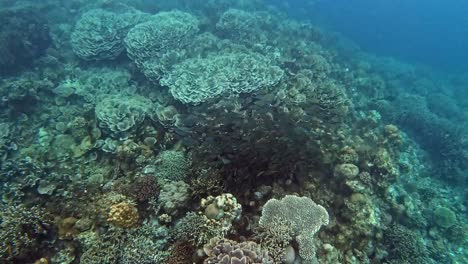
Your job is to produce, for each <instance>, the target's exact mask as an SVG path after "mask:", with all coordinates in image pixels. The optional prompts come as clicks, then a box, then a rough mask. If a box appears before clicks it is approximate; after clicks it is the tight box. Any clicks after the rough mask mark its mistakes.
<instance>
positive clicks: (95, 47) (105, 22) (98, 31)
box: [71, 9, 144, 60]
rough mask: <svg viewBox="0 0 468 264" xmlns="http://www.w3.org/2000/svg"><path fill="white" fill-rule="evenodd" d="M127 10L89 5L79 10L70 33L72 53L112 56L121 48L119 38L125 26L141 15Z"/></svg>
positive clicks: (89, 57) (100, 57)
mask: <svg viewBox="0 0 468 264" xmlns="http://www.w3.org/2000/svg"><path fill="white" fill-rule="evenodd" d="M136 12H137V11H133V10H132V11H128V12H125V13H122V14H117V13H113V12H109V11H106V10H103V9H92V10H90V11H88V12H86V13H84V14H83V16H82V17H81V18H80V20H78V22H77V23H76V26H75V29H74V31H73V33H72V35H71V44H72V48H73V51H74V52H75V54H76V55H77V56H78V57H80V58H82V59H85V60H103V59H113V58H115V57H117V56H119V55H120V54H121V53H122V51H124V50H125V46H124V44H123V40H124V38H125V36H126V35H127V33H128V31H129V29H130V28H131V27H132V26H133V25H135V24H136V23H138V22H140V21H141V20H142V19H143V17H144V15H143V14H142V13H141V14H140V13H136Z"/></svg>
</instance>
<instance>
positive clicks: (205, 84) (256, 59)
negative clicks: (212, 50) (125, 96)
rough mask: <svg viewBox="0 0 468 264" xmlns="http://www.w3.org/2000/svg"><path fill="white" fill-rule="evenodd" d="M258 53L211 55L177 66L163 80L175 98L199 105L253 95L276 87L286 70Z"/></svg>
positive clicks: (186, 61)
mask: <svg viewBox="0 0 468 264" xmlns="http://www.w3.org/2000/svg"><path fill="white" fill-rule="evenodd" d="M272 64H273V62H272V61H271V60H270V59H268V58H267V57H265V56H263V55H260V54H258V53H250V54H249V53H236V52H234V53H223V54H211V55H209V56H208V57H206V58H194V59H188V60H185V61H184V62H182V63H180V64H177V65H175V66H174V68H173V70H172V71H171V72H170V73H168V75H167V76H164V77H163V78H162V79H161V84H163V85H165V86H168V87H169V88H170V91H171V93H172V95H173V96H174V98H176V99H177V100H179V101H181V102H182V103H185V104H199V103H202V102H205V101H208V100H210V99H213V98H217V97H220V96H223V95H227V96H228V95H234V94H241V93H252V92H255V91H258V90H260V89H265V88H269V87H271V86H274V85H275V84H277V83H278V82H279V81H280V80H281V78H282V77H283V70H281V68H280V67H278V66H274V65H272Z"/></svg>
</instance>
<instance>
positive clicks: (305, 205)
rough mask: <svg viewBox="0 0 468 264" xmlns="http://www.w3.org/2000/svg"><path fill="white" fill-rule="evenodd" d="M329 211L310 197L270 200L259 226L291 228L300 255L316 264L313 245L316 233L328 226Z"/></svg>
mask: <svg viewBox="0 0 468 264" xmlns="http://www.w3.org/2000/svg"><path fill="white" fill-rule="evenodd" d="M328 221H329V217H328V213H327V210H325V208H323V207H322V206H320V205H318V204H316V203H315V202H314V201H312V199H310V198H308V197H298V196H295V195H286V196H285V197H284V198H283V199H281V200H277V199H270V200H268V202H267V203H266V204H265V205H264V206H263V209H262V216H261V217H260V221H259V225H260V227H261V228H264V229H270V228H276V227H275V226H276V225H277V224H285V225H287V226H289V227H290V228H291V232H292V234H293V236H295V237H296V241H297V242H298V243H299V254H300V256H301V258H303V259H304V260H306V261H310V262H313V263H315V262H316V261H317V260H316V258H315V248H314V247H313V246H311V245H314V243H313V237H314V235H315V233H317V231H318V230H319V229H320V227H322V225H328Z"/></svg>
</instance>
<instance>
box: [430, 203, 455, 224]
mask: <svg viewBox="0 0 468 264" xmlns="http://www.w3.org/2000/svg"><path fill="white" fill-rule="evenodd" d="M434 222H435V223H436V224H437V225H438V226H440V227H443V228H449V227H451V226H453V225H455V224H456V222H457V216H456V215H455V213H454V212H453V211H452V210H450V209H449V208H447V207H443V206H440V207H437V209H435V210H434Z"/></svg>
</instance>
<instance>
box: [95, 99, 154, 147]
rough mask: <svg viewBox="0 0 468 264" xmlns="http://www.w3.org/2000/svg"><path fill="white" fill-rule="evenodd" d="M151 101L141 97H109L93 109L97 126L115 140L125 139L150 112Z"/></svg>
mask: <svg viewBox="0 0 468 264" xmlns="http://www.w3.org/2000/svg"><path fill="white" fill-rule="evenodd" d="M151 104H152V103H151V101H150V100H149V99H146V98H144V97H142V96H136V95H135V96H132V97H122V96H119V95H114V96H109V97H106V98H104V99H103V100H102V101H100V102H99V103H98V104H97V105H96V108H95V113H96V117H97V119H98V120H99V126H100V127H102V128H103V129H105V130H106V131H108V132H109V133H110V134H111V135H112V136H114V137H116V138H121V139H122V138H124V139H125V138H127V137H128V136H129V135H131V133H133V132H134V131H135V130H137V129H138V126H139V125H140V124H141V123H143V121H144V120H145V117H146V116H147V114H148V113H149V112H150V111H151Z"/></svg>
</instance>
